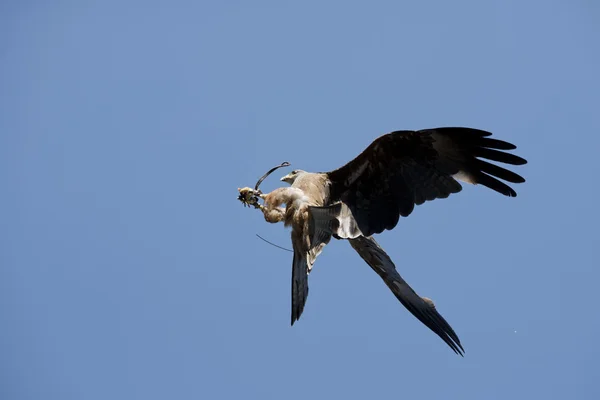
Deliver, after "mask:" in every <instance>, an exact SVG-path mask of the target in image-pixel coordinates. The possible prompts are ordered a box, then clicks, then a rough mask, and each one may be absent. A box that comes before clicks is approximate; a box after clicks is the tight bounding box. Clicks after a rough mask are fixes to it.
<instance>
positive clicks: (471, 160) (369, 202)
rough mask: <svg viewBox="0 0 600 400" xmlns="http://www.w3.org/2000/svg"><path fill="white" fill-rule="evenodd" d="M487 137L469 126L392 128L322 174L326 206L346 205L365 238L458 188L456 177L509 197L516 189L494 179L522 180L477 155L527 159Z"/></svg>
mask: <svg viewBox="0 0 600 400" xmlns="http://www.w3.org/2000/svg"><path fill="white" fill-rule="evenodd" d="M490 135H491V133H489V132H485V131H481V130H477V129H471V128H437V129H428V130H421V131H396V132H392V133H389V134H387V135H383V136H381V137H379V138H378V139H376V140H375V141H374V142H373V143H371V145H369V146H368V147H367V148H366V149H365V150H364V151H363V152H362V153H361V154H360V155H358V156H357V157H356V158H355V159H354V160H352V161H350V162H349V163H347V164H346V165H344V166H343V167H341V168H338V169H336V170H334V171H331V172H327V173H326V174H327V176H328V178H329V180H330V181H331V184H330V198H329V203H328V204H330V205H331V204H334V203H336V202H341V203H343V204H344V205H346V206H347V207H348V210H346V211H347V212H346V214H348V215H350V216H351V218H353V219H354V221H355V223H356V225H357V227H358V228H359V230H360V233H362V234H363V235H364V236H370V235H372V234H374V233H381V232H383V231H384V230H385V229H392V228H394V227H395V226H396V224H397V223H398V220H399V218H400V216H403V217H406V216H408V215H409V214H410V213H411V212H412V211H413V209H414V206H415V204H416V205H419V204H422V203H424V202H425V201H428V200H434V199H438V198H446V197H448V196H449V195H450V194H452V193H457V192H459V191H461V189H462V187H461V185H460V184H459V183H458V182H457V180H456V179H459V180H462V181H465V182H468V183H473V184H481V185H483V186H487V187H488V188H490V189H493V190H495V191H497V192H499V193H502V194H504V195H506V196H511V197H514V196H516V195H517V193H516V192H515V191H514V190H513V189H512V188H511V187H509V186H508V185H506V184H505V183H503V182H501V181H500V180H498V179H497V178H500V179H503V180H505V181H508V182H512V183H521V182H525V179H523V177H521V176H519V175H517V174H515V173H514V172H511V171H509V170H507V169H504V168H501V167H498V166H496V165H494V164H491V163H489V162H487V161H483V160H481V159H480V158H485V159H488V160H492V161H498V162H503V163H506V164H512V165H522V164H526V163H527V161H526V160H524V159H523V158H521V157H518V156H516V155H513V154H510V153H506V152H504V151H500V150H512V149H515V148H516V146H514V145H513V144H511V143H508V142H504V141H501V140H497V139H492V138H489V137H488V136H490ZM341 211H344V210H341ZM345 223H346V224H348V222H347V221H346V222H344V221H343V220H341V221H340V224H342V225H344V224H345ZM350 225H351V224H350ZM350 228H352V227H351V226H350ZM339 236H340V237H345V238H347V237H353V236H352V235H350V236H344V235H339Z"/></svg>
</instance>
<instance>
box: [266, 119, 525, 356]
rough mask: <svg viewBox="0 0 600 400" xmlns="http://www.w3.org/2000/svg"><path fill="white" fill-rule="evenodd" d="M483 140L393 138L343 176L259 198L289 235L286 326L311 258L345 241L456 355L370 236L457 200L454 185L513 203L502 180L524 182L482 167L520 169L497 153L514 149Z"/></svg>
mask: <svg viewBox="0 0 600 400" xmlns="http://www.w3.org/2000/svg"><path fill="white" fill-rule="evenodd" d="M489 136H491V133H489V132H486V131H482V130H477V129H471V128H437V129H427V130H421V131H396V132H392V133H389V134H387V135H383V136H381V137H379V138H378V139H376V140H375V141H373V143H371V144H370V145H369V146H368V147H367V148H366V149H365V150H364V151H363V152H362V153H361V154H359V155H358V156H357V157H356V158H355V159H354V160H352V161H350V162H349V163H347V164H346V165H344V166H343V167H341V168H338V169H336V170H333V171H331V172H325V173H309V172H305V171H301V170H296V171H292V172H291V173H290V174H288V175H286V176H285V177H283V178H282V179H281V180H282V181H284V182H287V183H290V184H291V187H287V188H279V189H276V190H274V191H273V192H271V193H269V194H267V195H261V197H262V198H263V199H264V200H265V204H264V207H263V208H262V210H263V213H264V216H265V219H266V220H267V221H268V222H272V223H276V222H281V221H283V222H284V224H285V225H286V226H291V228H292V245H293V248H294V257H293V264H292V265H293V266H292V315H291V317H292V324H294V322H295V321H296V320H298V319H299V318H300V315H301V314H302V311H303V310H304V305H305V303H306V298H307V296H308V274H309V273H310V271H311V269H312V266H313V264H314V262H315V260H316V258H317V256H318V255H319V254H320V252H321V251H322V250H323V248H324V247H325V245H326V244H327V243H328V242H329V241H330V240H331V238H332V237H334V238H336V239H348V240H349V241H350V244H351V245H352V247H353V248H354V249H355V250H356V251H357V253H358V254H359V255H360V256H361V257H362V258H363V259H364V260H365V261H366V262H367V264H368V265H369V266H371V268H373V270H374V271H375V272H376V273H377V274H378V275H379V276H380V277H381V278H382V279H383V281H384V282H385V283H386V284H387V286H388V287H389V288H390V290H392V292H393V293H394V294H395V295H396V297H397V298H398V299H399V300H400V302H401V303H402V304H403V305H404V306H405V307H406V308H407V309H408V310H409V311H410V312H411V313H412V314H413V315H415V316H416V317H417V318H418V319H419V320H420V321H421V322H423V323H424V324H425V325H426V326H428V327H429V328H430V329H431V330H432V331H433V332H435V333H436V334H437V335H439V336H440V337H441V338H442V339H443V340H444V341H445V342H446V343H447V344H448V345H449V346H450V347H451V348H452V349H453V350H454V351H455V352H457V353H459V354H461V355H462V352H463V351H464V350H463V348H462V346H461V343H460V340H459V339H458V336H457V335H456V333H455V332H454V330H453V329H452V328H451V327H450V325H449V324H448V323H447V322H446V320H444V318H443V317H442V316H441V315H440V314H439V313H438V312H437V310H436V308H435V306H434V303H433V302H432V301H431V300H430V299H428V298H423V297H419V296H418V295H417V294H416V293H415V292H414V291H413V290H412V288H411V287H410V286H409V285H408V284H407V283H406V282H405V281H404V280H403V279H402V278H401V276H400V275H399V274H398V272H397V271H396V269H395V266H394V264H393V262H392V261H391V259H390V258H389V256H388V255H387V254H386V253H385V251H384V250H383V249H382V248H381V247H380V246H379V245H378V244H377V242H376V241H375V240H374V239H373V238H372V237H371V235H373V234H377V233H381V232H383V231H384V230H386V229H387V230H390V229H393V228H394V227H395V226H396V225H397V224H398V221H399V219H400V217H407V216H408V215H410V214H411V213H412V212H413V210H414V207H415V205H420V204H423V203H424V202H425V201H430V200H434V199H439V198H446V197H448V196H449V195H450V194H452V193H458V192H460V191H461V190H462V186H461V185H460V183H458V181H457V179H458V180H461V181H463V182H467V183H472V184H481V185H483V186H486V187H488V188H490V189H492V190H495V191H496V192H499V193H501V194H503V195H505V196H509V197H515V196H516V195H517V194H516V192H515V191H514V190H513V189H512V188H511V187H509V186H508V185H507V184H505V183H504V182H502V181H500V179H502V180H504V181H507V182H510V183H521V182H525V179H523V178H522V177H521V176H519V175H517V174H515V173H514V172H511V171H509V170H507V169H504V168H501V167H498V166H496V165H494V164H491V163H489V162H487V161H484V160H482V159H488V160H491V161H498V162H502V163H506V164H511V165H523V164H525V163H526V161H525V160H524V159H523V158H520V157H518V156H515V155H513V154H510V153H506V152H504V151H502V150H512V149H515V148H516V146H514V145H513V144H510V143H508V142H504V141H501V140H497V139H492V138H490V137H489ZM283 205H285V208H284V207H282V206H283Z"/></svg>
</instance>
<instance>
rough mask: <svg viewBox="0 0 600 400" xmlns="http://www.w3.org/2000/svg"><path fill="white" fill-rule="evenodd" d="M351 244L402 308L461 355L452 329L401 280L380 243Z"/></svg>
mask: <svg viewBox="0 0 600 400" xmlns="http://www.w3.org/2000/svg"><path fill="white" fill-rule="evenodd" d="M349 242H350V245H351V246H352V247H353V248H354V250H356V252H357V253H358V254H359V255H360V256H361V257H362V258H363V260H365V261H366V262H367V264H369V266H370V267H371V268H372V269H373V271H375V272H376V273H377V274H378V275H379V276H380V277H381V279H383V281H384V282H385V284H386V285H387V286H388V287H389V288H390V290H391V291H392V292H393V293H394V295H395V296H396V298H397V299H398V300H400V302H401V303H402V305H403V306H404V307H406V308H407V309H408V311H410V312H411V313H412V314H413V315H414V316H415V317H417V318H418V319H419V321H421V322H422V323H423V324H425V325H426V326H427V327H428V328H429V329H431V330H432V331H433V332H435V334H437V335H438V336H439V337H441V338H442V340H443V341H444V342H446V344H447V345H448V346H450V348H452V350H454V352H455V353H457V354H460V355H461V356H462V355H463V353H464V349H463V347H462V345H461V344H460V340H459V339H458V336H457V335H456V333H455V332H454V330H453V329H452V327H451V326H450V325H449V324H448V322H446V320H445V319H444V317H442V316H441V315H440V313H438V312H437V310H436V308H435V306H434V304H433V302H432V301H431V300H429V299H427V298H422V297H419V295H417V294H416V293H415V291H414V290H413V289H412V288H411V287H410V286H409V285H408V283H406V281H404V279H402V277H401V276H400V274H399V273H398V271H396V267H395V265H394V263H393V262H392V260H391V259H390V257H389V256H388V255H387V254H386V252H385V251H384V250H383V249H382V248H381V247H380V246H379V244H377V242H376V241H375V239H373V238H372V237H364V236H360V237H358V238H356V239H350V240H349Z"/></svg>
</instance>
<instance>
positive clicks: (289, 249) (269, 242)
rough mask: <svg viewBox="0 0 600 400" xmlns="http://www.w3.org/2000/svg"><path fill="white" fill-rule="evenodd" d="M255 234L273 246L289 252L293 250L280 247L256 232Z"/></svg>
mask: <svg viewBox="0 0 600 400" xmlns="http://www.w3.org/2000/svg"><path fill="white" fill-rule="evenodd" d="M256 236H258V238H259V239H262V240H264V241H265V242H267V243H269V244H270V245H271V246H275V247H277V248H279V249H281V250H285V251H289V252H292V253H293V252H294V250H290V249H286V248H285V247H281V246H278V245H276V244H275V243H271V242H269V241H268V240H267V239H265V238H264V237H262V236H260V235H259V234H258V233H257V234H256Z"/></svg>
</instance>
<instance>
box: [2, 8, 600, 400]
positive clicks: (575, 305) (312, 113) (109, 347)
mask: <svg viewBox="0 0 600 400" xmlns="http://www.w3.org/2000/svg"><path fill="white" fill-rule="evenodd" d="M599 18H600V6H599V5H598V2H594V1H589V0H588V1H585V0H580V1H541V0H539V1H528V2H523V1H516V0H513V1H504V2H499V1H498V2H481V1H475V0H473V1H453V2H444V1H428V2H415V1H413V2H408V1H402V2H399V1H374V2H369V3H368V5H367V3H366V2H351V1H328V2H321V1H304V2H287V1H252V2H250V1H246V2H244V1H213V2H209V1H173V2H154V1H150V2H148V1H123V2H121V1H118V2H117V1H71V2H69V1H57V2H41V1H20V2H17V1H14V2H8V1H6V2H2V4H1V5H0V163H1V164H0V182H1V183H2V184H1V189H0V191H1V192H0V204H2V207H1V211H0V216H1V221H2V222H1V226H2V229H1V230H0V235H1V236H0V243H1V251H0V257H1V259H0V320H1V321H2V323H1V328H0V354H1V358H0V398H2V399H11V400H12V399H44V400H50V399H61V400H66V399H86V400H87V399H102V400H105V399H167V398H173V399H192V398H193V399H213V398H214V399H250V398H251V399H267V398H273V399H307V398H315V399H320V398H345V399H346V398H347V399H365V398H420V399H442V398H443V399H452V398H454V399H477V400H479V399H506V398H516V399H530V398H544V399H566V398H573V399H575V398H577V399H597V398H600V390H599V389H598V386H597V380H598V377H599V375H598V362H597V358H598V356H599V355H600V354H599V353H600V348H599V346H598V344H597V337H598V335H599V334H600V318H599V311H598V305H599V302H598V295H597V285H598V280H599V279H600V273H599V272H598V265H599V264H598V261H597V250H598V247H599V245H600V242H599V235H598V222H599V219H598V208H597V199H598V195H599V189H598V185H599V182H600V180H599V178H598V172H599V168H598V161H597V160H598V158H597V157H598V149H599V148H600V139H599V130H600V117H599V111H600V110H599V108H598V107H599V104H600V79H599V78H598V71H600V53H599V51H598V43H599V42H600V35H599V32H600V28H599V25H598V21H599ZM448 125H450V126H454V125H459V126H470V127H476V128H481V129H485V130H489V131H492V132H494V133H495V135H496V137H498V138H500V139H504V140H507V141H510V142H513V143H516V144H517V145H518V147H519V148H518V150H517V152H516V154H518V155H520V156H522V157H525V158H526V159H528V161H529V164H527V165H526V166H524V167H520V168H517V169H516V170H517V172H518V173H520V174H522V175H524V176H525V177H526V178H527V183H525V184H522V185H516V187H515V189H516V190H517V192H518V193H519V196H518V197H517V198H515V199H510V198H506V197H503V196H500V195H498V194H497V193H495V192H492V191H490V190H488V189H486V188H484V187H472V186H468V187H465V188H464V190H463V192H462V193H460V194H458V195H454V196H452V197H451V198H449V199H447V200H437V201H435V202H429V203H427V204H425V205H423V206H420V207H418V208H417V209H416V210H415V212H414V213H413V215H411V216H410V217H409V218H406V219H403V220H401V223H400V224H399V225H398V226H397V228H396V229H395V230H393V231H391V232H386V233H385V234H383V235H380V236H379V237H378V240H379V241H380V243H381V244H382V246H383V247H384V248H385V249H386V250H387V251H388V253H389V254H390V256H391V257H392V258H393V259H394V260H395V262H396V264H397V266H398V268H399V270H400V273H401V274H402V275H403V277H404V278H405V279H406V280H407V281H408V282H409V283H410V284H411V285H412V286H413V287H414V288H415V290H417V291H418V293H419V294H420V295H423V296H428V297H431V298H432V299H433V300H434V301H435V302H436V304H437V306H438V309H439V310H440V312H441V313H442V315H444V316H445V317H446V318H447V319H448V321H449V322H450V324H451V325H452V326H453V327H454V328H455V330H456V331H457V333H458V334H459V336H460V338H461V341H462V343H463V344H464V346H465V349H466V356H465V358H464V359H463V358H460V357H457V356H456V355H455V354H454V353H453V352H452V351H451V350H450V349H449V348H448V347H447V346H446V345H445V344H444V343H443V342H442V341H441V340H440V339H439V338H438V337H436V336H435V335H434V334H433V333H431V332H430V331H429V330H428V329H427V328H425V327H424V326H423V325H422V324H421V323H419V322H418V321H417V320H416V319H415V318H414V317H413V316H412V315H411V314H410V313H409V312H408V311H406V310H405V309H404V308H403V307H402V306H401V305H400V303H398V302H397V300H396V299H395V298H394V297H393V295H392V294H391V292H389V290H388V289H387V287H385V285H384V284H383V283H382V282H381V280H380V279H379V278H378V277H377V275H376V274H374V273H373V271H371V270H370V268H369V267H368V266H367V265H366V264H364V262H363V261H362V260H361V259H360V258H359V257H358V256H357V255H356V254H355V253H354V251H353V250H352V249H351V248H350V246H349V245H348V244H347V243H344V242H334V243H332V244H331V245H330V246H328V247H327V248H326V250H325V252H324V253H323V254H322V256H321V257H320V258H319V260H318V262H317V264H316V265H315V270H314V271H313V273H312V274H311V277H310V285H311V291H310V296H309V299H308V303H307V306H306V309H305V312H304V315H303V316H302V318H301V320H300V321H299V322H298V323H297V324H296V325H294V327H290V326H289V313H290V293H289V292H290V275H291V255H290V253H287V252H285V251H282V250H279V249H276V248H274V247H271V246H269V245H267V244H265V243H264V242H262V241H260V240H259V239H257V238H256V236H255V234H256V233H259V234H260V235H262V236H264V237H266V238H267V239H269V240H271V241H273V242H275V243H277V244H279V245H283V246H286V247H289V231H286V230H284V228H283V226H281V225H278V226H275V225H268V224H266V223H265V222H264V221H263V219H262V216H261V215H260V214H259V213H257V212H255V211H254V210H249V209H245V208H243V207H242V206H241V204H239V203H238V202H237V200H236V196H237V191H236V189H237V187H241V186H252V185H253V184H254V183H255V181H256V179H257V178H258V177H259V176H260V175H262V174H263V173H264V172H265V171H266V170H267V169H268V168H270V167H272V166H273V165H276V164H278V163H280V162H281V161H285V160H287V161H290V162H291V163H292V165H293V167H295V168H302V169H306V170H311V171H327V170H331V169H334V168H336V167H338V166H340V165H342V164H344V163H345V162H347V161H349V160H350V159H352V158H353V157H354V156H356V155H357V154H358V153H359V152H360V151H362V150H363V149H364V148H365V147H366V146H367V145H368V144H369V143H371V141H372V140H373V139H375V138H376V137H377V136H379V135H381V134H384V133H386V132H389V131H392V130H397V129H422V128H431V127H437V126H448ZM287 172H289V170H284V171H278V173H277V174H275V176H276V177H277V178H278V177H279V176H281V175H283V174H285V173H287ZM275 176H274V177H272V178H270V179H269V180H267V181H266V182H265V183H264V185H263V189H265V190H270V189H273V188H275V187H277V185H278V184H279V181H278V180H277V179H276V178H275Z"/></svg>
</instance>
